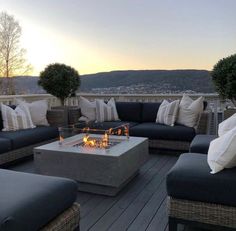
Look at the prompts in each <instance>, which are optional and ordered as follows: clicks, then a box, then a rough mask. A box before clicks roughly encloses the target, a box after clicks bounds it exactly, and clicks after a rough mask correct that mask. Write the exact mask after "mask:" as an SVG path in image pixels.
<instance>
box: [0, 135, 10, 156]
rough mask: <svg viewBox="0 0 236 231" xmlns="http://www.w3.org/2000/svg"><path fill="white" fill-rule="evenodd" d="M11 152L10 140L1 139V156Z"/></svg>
mask: <svg viewBox="0 0 236 231" xmlns="http://www.w3.org/2000/svg"><path fill="white" fill-rule="evenodd" d="M10 150H11V141H10V140H9V139H5V138H0V154H1V153H4V152H9V151H10Z"/></svg>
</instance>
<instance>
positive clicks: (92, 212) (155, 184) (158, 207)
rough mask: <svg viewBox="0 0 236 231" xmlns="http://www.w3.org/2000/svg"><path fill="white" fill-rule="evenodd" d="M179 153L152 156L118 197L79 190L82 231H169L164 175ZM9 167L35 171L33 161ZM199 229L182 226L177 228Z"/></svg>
mask: <svg viewBox="0 0 236 231" xmlns="http://www.w3.org/2000/svg"><path fill="white" fill-rule="evenodd" d="M177 159H178V157H177V156H171V155H156V154H152V155H150V159H149V160H148V161H147V162H146V163H145V164H144V165H143V166H142V168H141V169H140V171H139V174H138V175H137V176H136V177H135V178H134V179H133V180H132V181H131V182H130V183H129V184H128V185H127V186H126V187H125V188H124V189H123V190H122V191H121V192H120V193H119V194H118V195H117V196H115V197H108V196H102V195H95V194H90V193H85V192H78V196H77V201H78V202H79V203H80V205H81V221H80V231H87V230H89V231H106V230H109V231H123V230H128V231H145V230H146V231H152V230H155V231H168V218H167V210H166V196H167V193H166V185H165V178H166V174H167V172H168V171H169V169H170V168H171V167H172V166H173V165H174V163H175V162H176V160H177ZM9 169H12V170H15V171H21V172H30V173H34V172H35V170H34V163H33V160H28V161H24V162H22V163H19V164H15V165H13V166H10V167H9ZM183 230H185V231H193V230H194V231H199V230H196V229H190V228H189V227H183V226H179V227H178V231H183Z"/></svg>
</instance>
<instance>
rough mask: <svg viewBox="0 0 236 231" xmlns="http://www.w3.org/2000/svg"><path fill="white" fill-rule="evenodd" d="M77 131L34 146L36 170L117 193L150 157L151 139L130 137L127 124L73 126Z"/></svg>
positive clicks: (88, 189) (85, 187)
mask: <svg viewBox="0 0 236 231" xmlns="http://www.w3.org/2000/svg"><path fill="white" fill-rule="evenodd" d="M75 131H76V133H77V134H76V135H73V136H70V137H68V138H66V139H63V137H62V135H63V134H61V133H60V135H61V138H60V142H59V145H58V141H56V142H53V143H50V144H46V145H43V146H40V147H37V148H35V149H34V161H35V167H36V171H37V172H39V173H40V174H45V175H52V176H61V177H67V178H71V179H74V180H76V181H77V182H78V189H79V190H80V191H85V192H92V193H98V194H103V195H109V196H113V195H116V194H117V193H118V192H119V191H120V190H121V189H122V188H123V187H124V186H125V185H126V184H128V182H129V181H130V180H132V178H133V177H134V176H135V175H136V174H137V172H138V170H139V168H140V166H142V164H143V163H144V162H145V161H146V160H147V159H148V139H147V138H142V137H129V132H128V126H124V125H122V126H119V127H117V128H113V129H108V130H102V129H92V128H88V127H87V128H82V129H78V128H73V133H74V132H75Z"/></svg>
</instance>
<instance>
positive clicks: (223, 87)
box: [211, 54, 236, 105]
mask: <svg viewBox="0 0 236 231" xmlns="http://www.w3.org/2000/svg"><path fill="white" fill-rule="evenodd" d="M211 75H212V80H213V82H214V84H215V86H216V90H217V91H218V93H219V95H220V96H221V97H222V98H223V99H230V100H232V102H233V103H234V105H236V54H234V55H231V56H228V57H226V58H223V59H221V60H219V61H218V62H217V64H216V65H215V66H214V67H213V70H212V72H211Z"/></svg>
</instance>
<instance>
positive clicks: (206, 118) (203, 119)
mask: <svg viewBox="0 0 236 231" xmlns="http://www.w3.org/2000/svg"><path fill="white" fill-rule="evenodd" d="M211 117H212V111H211V110H210V109H207V110H205V111H203V112H202V113H201V116H200V119H199V122H198V126H197V128H196V133H197V134H209V132H210V123H211Z"/></svg>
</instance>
